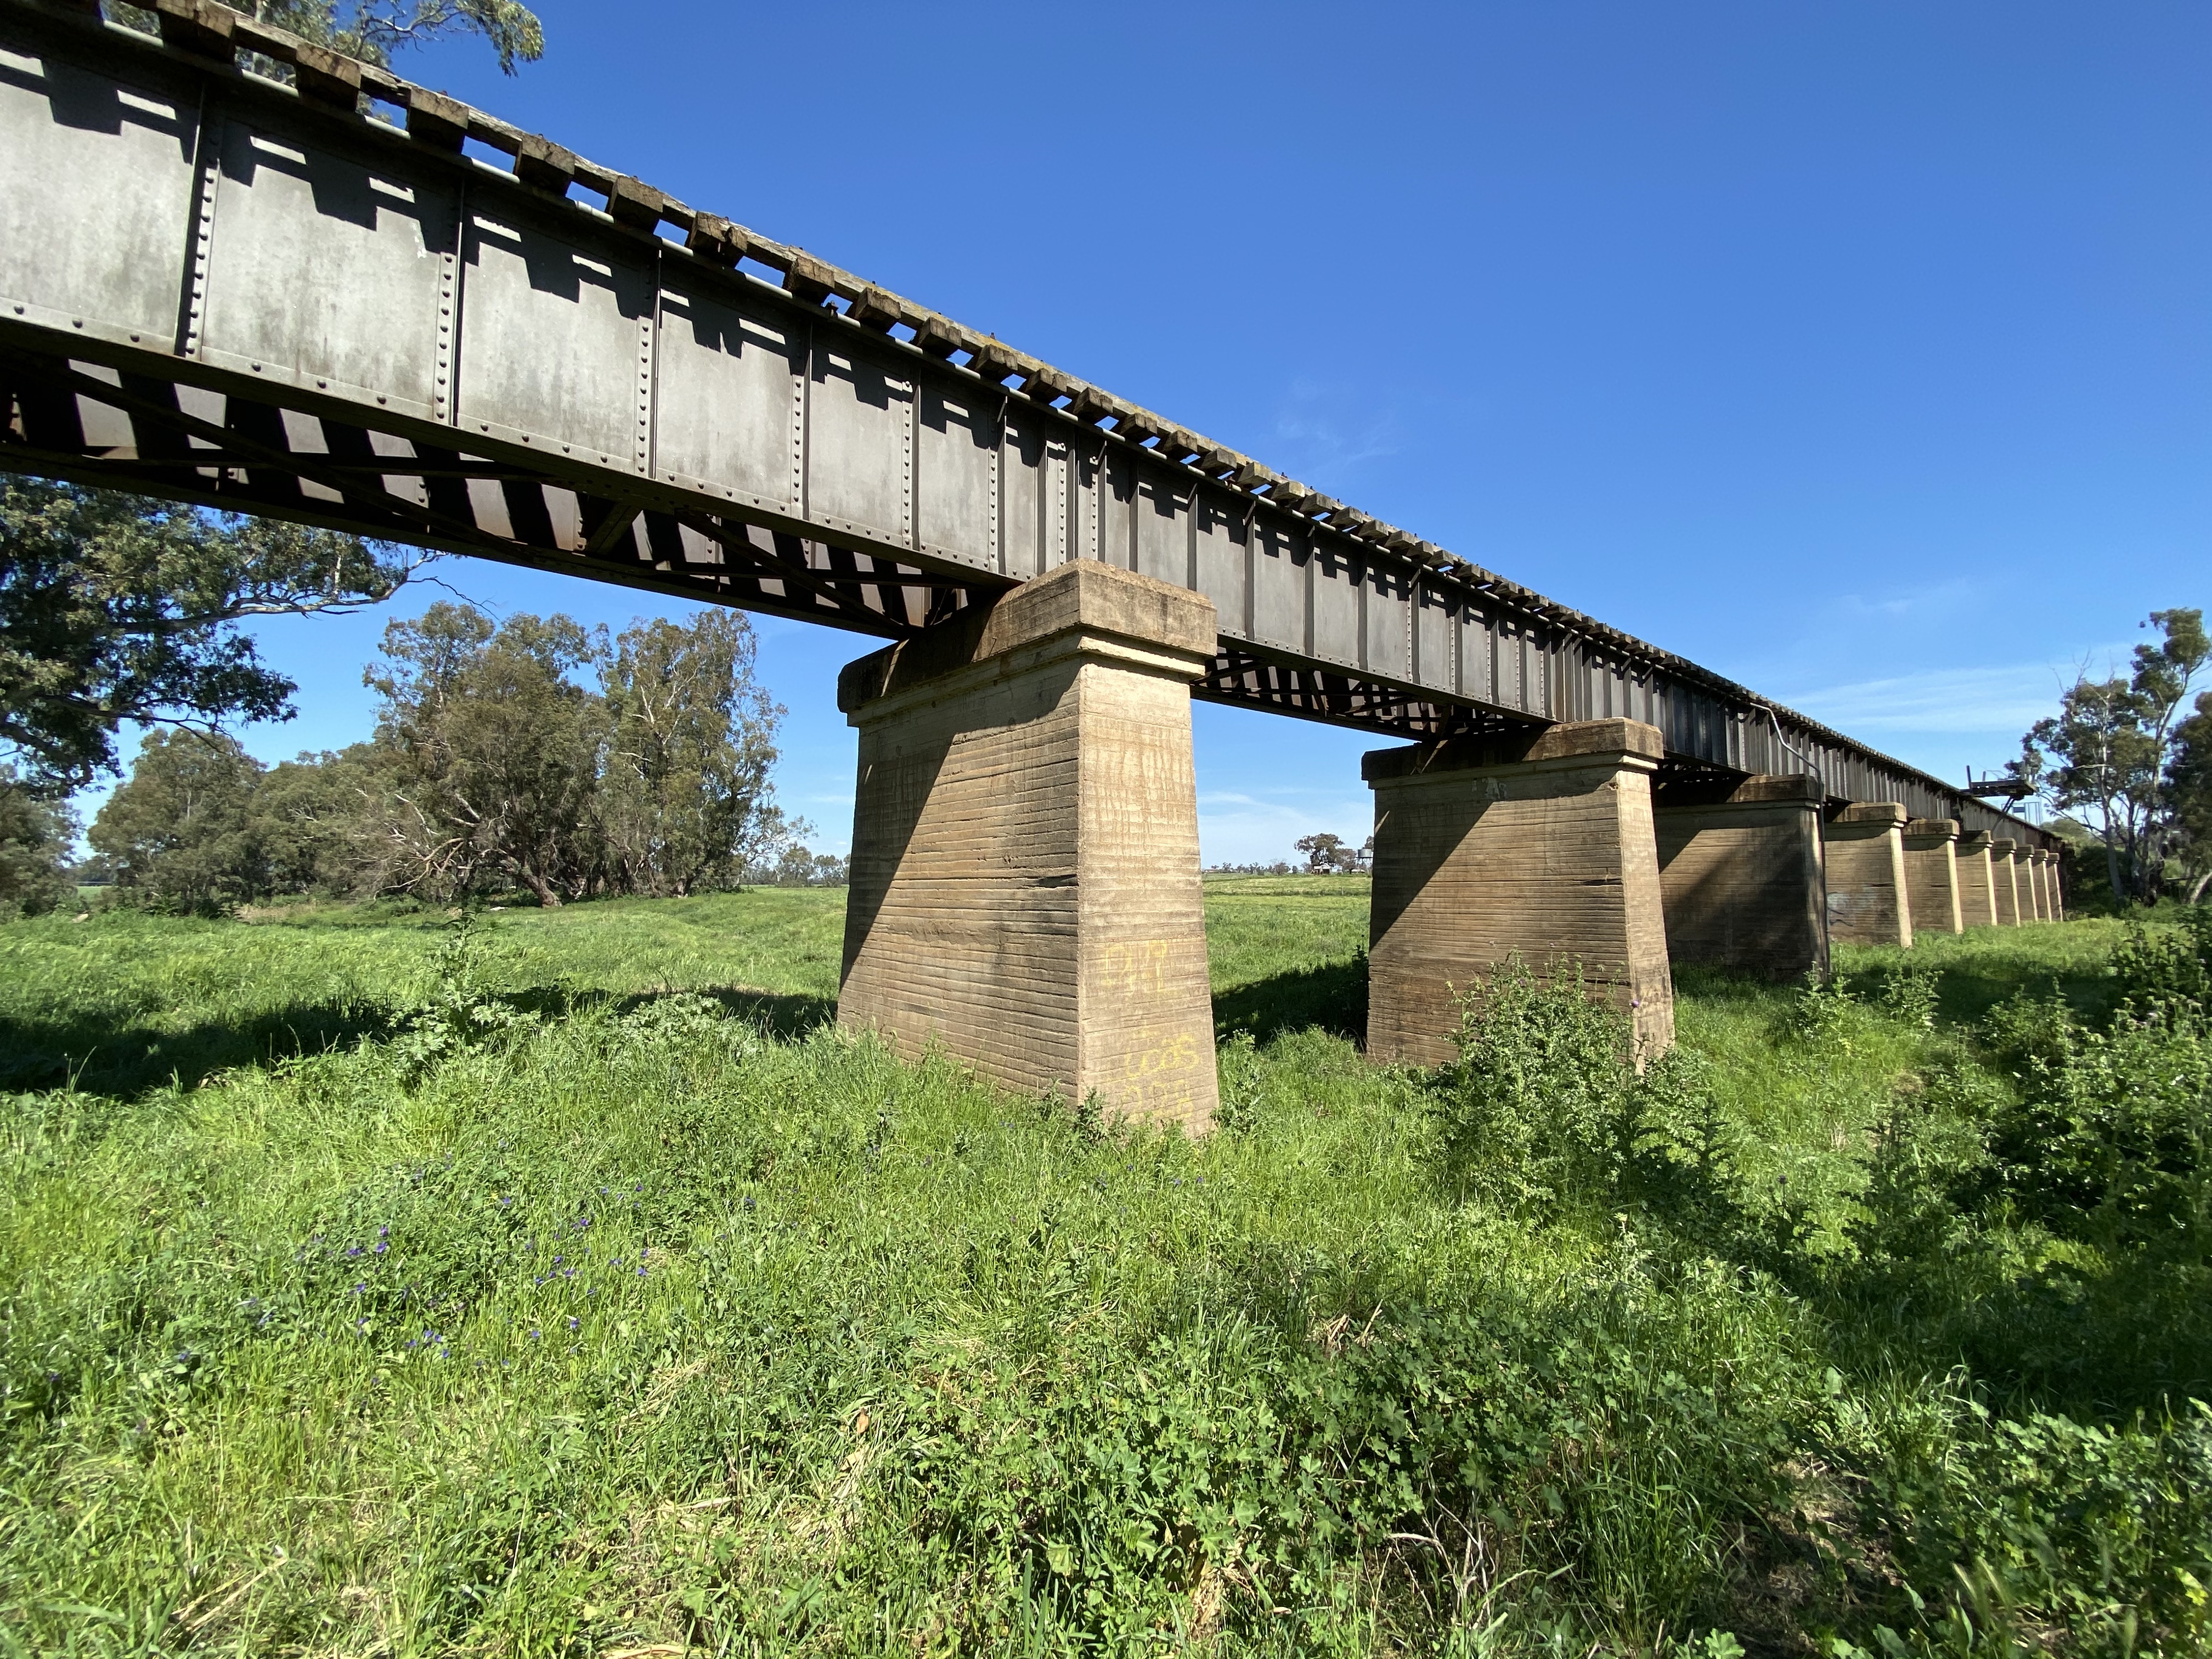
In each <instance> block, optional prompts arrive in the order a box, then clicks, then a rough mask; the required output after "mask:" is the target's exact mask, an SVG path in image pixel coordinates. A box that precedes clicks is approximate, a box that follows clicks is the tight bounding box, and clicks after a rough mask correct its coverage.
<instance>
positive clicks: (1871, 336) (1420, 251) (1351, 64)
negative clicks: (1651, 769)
mask: <svg viewBox="0 0 2212 1659" xmlns="http://www.w3.org/2000/svg"><path fill="white" fill-rule="evenodd" d="M541 13H542V15H543V16H544V21H545V27H546V36H547V41H548V47H547V52H546V56H545V58H544V62H542V63H540V64H535V65H532V66H528V67H526V68H525V69H524V70H522V71H521V73H520V75H519V76H516V77H515V78H513V79H511V80H510V79H505V78H503V77H501V76H500V74H499V73H498V71H497V69H496V66H495V64H494V63H493V60H492V58H491V57H490V55H489V52H485V51H484V50H483V48H482V47H481V46H476V45H474V44H472V43H455V44H452V45H441V46H438V47H436V48H435V49H434V50H432V51H429V52H423V53H419V54H416V55H415V56H413V57H411V58H407V59H404V60H403V61H402V62H401V63H400V64H398V65H397V67H398V68H399V69H400V70H401V71H402V72H403V73H405V74H407V75H409V76H410V77H412V78H415V79H417V80H421V81H423V82H428V83H429V84H431V85H434V86H439V87H442V88H445V89H447V90H448V91H450V92H452V93H453V94H455V95H457V96H459V97H462V98H464V99H466V100H469V101H471V102H473V103H476V104H478V105H481V106H483V107H485V108H487V109H489V110H491V111H493V112H496V113H498V114H500V115H501V116H504V117H506V118H508V119H510V120H513V121H515V122H517V123H519V124H520V125H524V126H526V127H531V128H534V129H537V130H538V131H544V132H546V133H548V134H550V135H551V136H553V137H556V138H557V139H558V140H559V141H560V142H561V143H565V144H567V145H568V147H570V148H571V149H575V150H577V151H579V152H580V153H582V154H584V155H588V156H590V157H592V159H593V160H595V161H599V162H601V163H603V164H605V165H609V166H612V167H618V168H620V169H623V170H625V171H628V172H631V173H636V174H638V175H640V176H641V177H643V178H645V179H648V180H650V181H652V182H653V183H654V184H657V185H660V186H661V187H662V188H664V189H665V190H668V191H671V192H672V193H674V194H676V195H678V196H679V197H682V198H684V200H686V201H688V202H690V203H691V204H694V205H695V206H698V207H702V208H708V209H711V210H714V211H716V212H720V213H722V214H724V215H726V216H729V217H731V218H733V219H736V220H738V221H740V222H744V223H745V224H748V225H750V226H751V227H753V228H756V229H757V230H759V231H760V232H762V233H763V234H766V235H769V236H772V237H775V238H777V239H779V240H784V241H787V242H794V243H798V244H800V245H803V246H805V247H807V248H810V249H811V250H813V251H815V252H817V253H819V254H821V255H823V257H825V258H830V259H832V260H835V261H836V262H837V263H838V264H842V265H845V266H846V267H848V269H851V270H855V271H858V272H860V273H861V274H862V275H864V276H868V277H870V278H872V279H873V280H875V281H877V282H878V283H883V284H884V285H886V286H888V287H890V288H893V289H897V290H899V291H900V292H902V293H904V294H907V295H910V296H911V297H913V298H914V299H915V300H917V301H921V302H922V303H924V304H927V305H930V306H933V307H938V308H939V309H940V310H943V311H945V312H946V313H950V314H951V315H953V316H955V317H957V318H959V319H962V320H963V322H966V323H968V324H969V325H971V326H974V327H977V328H981V329H985V330H989V331H995V332H997V333H998V334H999V335H1000V337H1002V338H1005V339H1007V340H1009V341H1012V342H1013V343H1016V344H1018V345H1019V346H1020V347H1022V348H1023V349H1026V350H1029V351H1031V352H1034V353H1036V355H1038V356H1042V357H1044V358H1045V359H1047V360H1048V361H1050V362H1055V363H1058V364H1060V366H1062V367H1063V368H1067V369H1069V370H1071V371H1073V373H1076V374H1081V375H1084V376H1085V377H1087V378H1089V379H1091V380H1096V381H1097V382H1099V383H1101V384H1103V385H1104V386H1109V387H1111V388H1112V389H1114V390H1115V391H1116V392H1120V393H1121V394H1122V395H1123V396H1126V397H1128V398H1133V399H1134V400H1136V401H1137V402H1139V403H1141V404H1146V405H1148V406H1149V407H1152V408H1153V409H1156V410H1160V411H1162V412H1163V413H1165V414H1167V415H1169V416H1171V417H1172V418H1174V419H1176V420H1177V421H1180V422H1182V423H1184V424H1186V425H1188V426H1190V427H1192V428H1195V429H1197V430H1199V431H1202V432H1205V433H1206V434H1208V435H1211V436H1212V437H1214V438H1215V439H1217V440H1218V441H1223V442H1225V443H1228V444H1230V445H1231V446H1234V447H1237V448H1240V449H1243V450H1245V451H1247V452H1249V453H1251V454H1253V455H1255V456H1257V457H1259V458H1260V459H1262V460H1264V461H1266V462H1267V463H1268V464H1269V465H1273V466H1275V467H1277V468H1279V469H1281V470H1283V471H1287V472H1289V473H1291V475H1293V476H1295V477H1300V478H1303V479H1304V480H1305V481H1306V482H1308V483H1311V484H1313V485H1315V486H1316V487H1318V488H1320V489H1323V490H1325V491H1327V492H1328V493H1330V494H1333V495H1338V496H1340V497H1343V498H1345V499H1346V500H1348V501H1352V502H1353V503H1355V504H1357V505H1358V506H1360V507H1364V508H1365V509H1367V510H1368V511H1370V512H1371V513H1376V514H1378V515H1380V516H1381V517H1383V518H1384V519H1387V520H1390V521H1392V522H1394V523H1396V524H1400V525H1402V526H1406V527H1407V528H1408V529H1410V530H1413V531H1414V532H1416V533H1418V534H1420V535H1422V536H1425V537H1428V538H1431V539H1433V540H1435V541H1437V542H1439V543H1442V544H1444V545H1445V546H1447V547H1449V548H1451V549H1453V550H1455V551H1457V552H1460V553H1462V554H1464V555H1466V556H1468V557H1471V558H1474V559H1476V560H1479V561H1480V562H1483V563H1485V564H1487V565H1490V566H1492V568H1497V569H1498V570H1502V571H1504V572H1505V573H1507V574H1510V575H1511V576H1512V577H1514V578H1515V579H1516V580H1520V581H1522V582H1526V583H1528V584H1529V585H1530V586H1534V587H1536V588H1538V589H1540V590H1541V591H1543V592H1547V593H1549V594H1551V595H1553V597H1555V598H1557V599H1561V600H1563V601H1565V602H1566V603H1568V604H1571V605H1576V606H1578V607H1580V608H1582V609H1583V610H1585V611H1589V612H1590V613H1592V614H1594V615H1595V616H1597V617H1601V618H1602V619H1604V620H1605V621H1607V622H1609V623H1613V624H1615V625H1616V626H1619V627H1621V628H1625V629H1629V630H1630V631H1632V632H1633V633H1636V634H1638V635H1642V636H1643V637H1644V638H1646V639H1648V640H1650V641H1655V642H1656V643H1657V644H1660V645H1662V646H1664V647H1668V648H1670V649H1673V650H1675V651H1679V652H1681V653H1685V654H1686V655H1688V656H1690V657H1692V658H1694V659H1697V660H1699V661H1700V662H1702V663H1705V664H1706V665H1709V666H1711V667H1712V668H1714V669H1717V670H1718V671H1721V672H1723V673H1725V674H1728V675H1730V676H1732V677H1734V678H1738V679H1740V680H1742V681H1744V682H1745V683H1747V684H1751V685H1753V686H1755V687H1757V688H1759V690H1762V691H1765V692H1766V693H1768V694H1769V695H1771V696H1776V697H1778V698H1780V699H1782V700H1784V702H1789V703H1790V704H1792V705H1794V706H1795V707H1796V708H1800V709H1802V710H1803V711H1804V712H1806V713H1807V714H1812V715H1814V717H1816V718H1819V719H1821V720H1826V721H1828V722H1830V723H1831V724H1833V725H1835V726H1839V727H1841V728H1842V729H1844V730H1845V731H1847V732H1850V733H1852V734H1853V735H1854V736H1856V737H1857V738H1861V739H1862V740H1863V741H1865V742H1867V743H1869V744H1874V745H1875V746H1877V747H1880V748H1882V749H1886V750H1888V751H1889V752H1891V753H1893V754H1895V755H1898V756H1899V757H1902V758H1905V759H1906V760H1909V761H1911V762H1914V763H1917V764H1919V765H1922V766H1924V767H1926V768H1928V769H1930V770H1932V771H1936V772H1937V773H1940V774H1942V775H1946V776H1949V777H1954V778H1956V777H1959V776H1960V775H1961V774H1962V772H1963V769H1964V768H1965V767H1966V765H1967V764H1969V763H1972V764H1973V765H1974V766H1976V767H1977V768H1988V767H1993V766H1995V765H1996V764H1998V763H2001V762H2002V761H2003V760H2004V759H2006V758H2007V757H2008V756H2009V755H2011V754H2012V753H2014V752H2015V750H2016V748H2017V744H2018V739H2019V734H2020V732H2021V730H2022V729H2023V728H2024V727H2025V726H2027V723H2028V722H2029V721H2030V720H2033V719H2034V718H2036V717H2037V716H2038V715H2039V714H2042V713H2045V712H2047V711H2048V708H2049V706H2050V704H2051V702H2052V701H2053V700H2054V698H2055V696H2056V694H2057V690H2058V687H2059V685H2060V684H2061V679H2062V677H2065V678H2070V677H2071V673H2072V671H2073V670H2074V668H2075V665H2077V664H2078V663H2079V662H2080V661H2081V660H2082V659H2084V658H2085V657H2087V658H2090V659H2093V663H2094V665H2097V666H2100V667H2101V666H2102V665H2103V664H2104V662H2105V661H2106V659H2107V658H2110V657H2112V656H2114V655H2116V654H2118V655H2122V656H2124V653H2125V651H2126V649H2127V648H2128V647H2130V645H2131V644H2132V643H2133V642H2134V641H2136V639H2137V638H2139V637H2141V635H2139V634H2138V632H2137V627H2136V625H2137V623H2139V622H2140V620H2141V619H2142V617H2143V615H2144V614H2145V613H2146V612H2148V611H2150V610H2151V609H2153V608H2154V607H2162V606H2166V605H2202V604H2203V603H2205V602H2206V600H2207V599H2212V6H2207V5H2205V4H2204V3H2203V0H2179V3H2177V0H2134V3H2130V4H2127V5H2124V6H2117V5H2087V4H2082V3H2080V0H2071V3H2066V4H2052V3H2035V0H1945V3H1942V4H1929V3H1927V0H1790V3H1788V4H1778V3H1774V0H1755V3H1753V0H1744V3H1717V0H1672V3H1653V0H1608V3H1589V0H1558V3H1553V0H1547V3H1541V4H1535V3H1515V4H1498V3H1480V4H1459V5H1449V6H1414V5H1403V6H1393V5H1387V4H1386V5H1364V6H1334V5H1332V6H1321V5H1304V6H1300V5H1269V6H1256V5H1254V6H1243V5H1237V6H1231V5H1194V6H1182V7H1176V8H1173V9H1170V8H1167V7H1156V6H1130V5H1125V6H1118V7H1096V6H1093V7H1081V8H1076V7H1066V8H1060V7H1045V6H1036V5H1020V6H1011V5H1010V6H1002V7H990V6H956V5H942V6H936V7H929V8H923V7H917V6H902V7H889V6H866V5H845V6H760V5H746V4H736V5H705V4H667V5H646V4H630V5H599V6H586V5H583V4H580V3H570V0H551V3H547V4H545V5H544V6H543V7H542V9H541ZM449 578H450V580H453V582H454V583H455V584H456V585H457V586H459V587H461V588H462V589H463V590H464V591H466V592H470V593H471V594H473V595H475V596H477V597H478V598H480V599H484V600H487V601H489V602H490V603H492V604H493V605H495V606H496V607H498V608H500V609H501V610H536V611H550V610H555V609H558V610H564V611H568V612H570V613H571V614H574V615H576V616H579V617H585V618H586V619H588V620H606V621H610V622H612V623H617V624H619V623H622V622H623V621H625V620H627V619H628V618H629V617H630V616H631V615H632V614H634V613H635V611H636V610H637V609H638V608H639V606H640V605H641V599H640V596H637V595H635V594H632V593H629V592H623V591H622V590H618V589H612V588H606V587H599V586H591V585H588V584H585V583H580V582H576V581H572V580H562V579H560V578H556V577H551V576H543V577H539V576H528V575H523V574H516V573H513V572H508V571H504V570H501V569H497V568H493V567H489V566H484V565H473V564H458V563H457V564H455V565H454V566H453V568H452V569H451V570H450V572H449ZM421 603H422V600H416V601H413V602H412V604H414V605H419V604H421ZM380 626H381V619H363V620H360V621H356V622H349V623H332V622H331V621H328V620H319V621H315V622H309V623H286V624H283V625H282V626H274V627H270V628H268V629H264V640H265V643H266V649H267V653H268V655H269V657H270V659H271V660H273V661H274V662H276V664H277V665H280V666H282V667H283V668H284V669H285V670H286V671H289V672H290V673H291V674H293V675H294V676H295V677H296V678H298V679H299V680H300V682H301V695H300V698H299V701H300V703H301V717H300V719H299V720H296V721H295V722H293V723H291V724H290V725H289V726H278V727H270V728H262V729H260V730H258V731H256V732H252V733H250V734H249V741H250V742H251V743H252V746H253V747H254V748H255V750H256V751H257V752H258V753H261V754H263V755H264V756H265V757H271V758H274V757H281V756H284V755H288V754H289V753H290V752H292V751H293V750H295V749H297V748H300V747H301V746H306V745H313V746H321V745H325V744H337V743H341V742H344V741H349V740H350V739H352V738H357V737H360V736H362V735H364V734H365V733H366V732H367V730H368V723H369V719H370V703H369V702H368V696H367V694H366V693H365V692H363V691H362V689H361V687H360V684H359V680H360V674H359V667H360V665H361V664H362V662H363V661H364V660H366V659H367V658H368V656H369V654H370V653H371V652H372V650H373V647H374V639H375V636H376V634H377V632H378V629H380ZM761 629H762V633H763V663H764V665H765V668H766V678H767V679H768V681H769V684H770V686H771V688H772V690H774V691H775V694H776V696H778V697H779V698H780V699H781V701H782V702H784V703H785V704H787V706H788V707H789V708H790V711H791V714H790V720H789V724H788V726H787V729H786V742H785V754H786V758H785V761H784V763H783V767H782V769H781V790H782V794H783V797H784V799H785V801H786V803H787V805H789V806H790V807H792V808H793V809H794V810H796V811H799V812H801V813H803V814H805V816H807V817H811V818H812V819H813V820H815V822H816V823H817V824H818V826H819V827H820V830H821V834H820V836H819V837H818V840H817V844H818V845H821V846H823V847H834V848H842V847H843V846H844V845H845V842H846V838H847V836H848V832H849V829H850V811H851V791H852V780H851V763H852V752H853V749H852V741H851V738H850V734H849V733H848V731H847V730H846V728H845V727H844V726H843V725H842V720H840V717H839V716H838V715H837V714H836V710H835V708H834V706H833V702H832V696H831V692H832V687H833V684H834V680H835V676H836V668H837V666H838V665H839V664H840V663H842V661H844V660H846V659H848V658H849V657H851V656H854V655H857V654H859V653H860V651H861V650H863V649H865V648H868V646H869V642H868V641H860V640H857V639H855V638H854V637H853V636H850V635H840V634H837V633H834V632H831V631H829V630H826V629H809V628H806V627H805V626H803V625H799V624H795V623H778V622H772V621H770V622H763V623H762V624H761ZM1197 729H1198V765H1199V789H1200V813H1201V819H1202V825H1203V834H1204V840H1205V851H1206V857H1207V859H1208V860H1209V861H1215V860H1244V859H1259V858H1272V857H1275V856H1281V855H1286V854H1288V852H1289V848H1290V843H1291V841H1292V840H1294V839H1295V838H1296V837H1297V836H1299V835H1301V834H1304V833H1305V832H1307V831H1308V830H1310V829H1335V830H1338V831H1340V833H1343V834H1345V835H1346V836H1353V837H1355V838H1356V837H1358V836H1364V833H1365V829H1366V827H1367V824H1368V822H1369V819H1370V806H1369V803H1368V800H1367V797H1366V792H1365V790H1364V788H1363V787H1361V785H1360V782H1359V779H1358V753H1359V751H1360V750H1363V749H1364V748H1366V747H1370V746H1372V743H1373V740H1372V739H1370V738H1362V737H1360V736H1358V734H1355V733H1351V732H1335V731H1332V730H1329V729H1328V728H1324V727H1320V726H1310V725H1307V724H1304V723H1301V722H1294V721H1288V720H1275V719H1272V718H1269V717H1267V716H1261V715H1253V714H1241V713H1232V712H1229V711H1225V710H1219V709H1212V708H1204V707H1200V709H1199V710H1198V714H1197Z"/></svg>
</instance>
